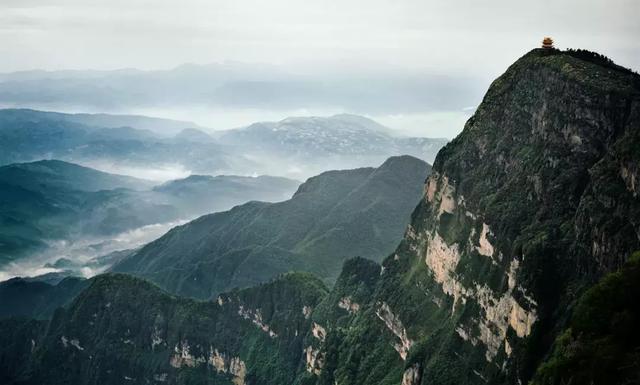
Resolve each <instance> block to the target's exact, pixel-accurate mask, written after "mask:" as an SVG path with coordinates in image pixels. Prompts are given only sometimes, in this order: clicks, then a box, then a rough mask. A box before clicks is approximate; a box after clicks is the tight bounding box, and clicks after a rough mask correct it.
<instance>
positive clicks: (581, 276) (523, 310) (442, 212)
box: [310, 50, 640, 384]
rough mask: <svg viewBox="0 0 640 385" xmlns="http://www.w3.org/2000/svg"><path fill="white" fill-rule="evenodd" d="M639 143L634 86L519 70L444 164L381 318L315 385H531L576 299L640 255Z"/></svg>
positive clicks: (387, 286) (546, 64)
mask: <svg viewBox="0 0 640 385" xmlns="http://www.w3.org/2000/svg"><path fill="white" fill-rule="evenodd" d="M639 134H640V78H639V77H638V75H636V74H634V73H632V72H631V71H628V70H624V69H621V68H620V67H617V66H615V65H612V64H610V63H607V62H604V63H603V62H602V61H601V60H600V59H599V57H598V56H596V55H593V56H590V55H588V54H585V53H580V54H579V55H577V54H575V53H573V52H560V51H555V50H533V51H531V52H530V53H528V54H527V55H525V56H524V57H522V58H521V59H520V60H518V61H517V62H516V63H515V64H513V65H512V66H511V67H510V68H509V69H508V70H507V72H506V73H505V74H504V75H502V76H501V77H500V78H498V79H497V80H496V81H495V82H494V83H493V84H492V86H491V88H490V89H489V91H488V93H487V95H486V96H485V98H484V100H483V102H482V104H481V105H480V106H479V108H478V110H477V112H476V113H475V115H474V116H473V117H472V118H471V119H470V120H469V121H468V122H467V124H466V126H465V129H464V131H463V132H462V134H461V135H460V136H458V137H457V138H456V139H455V140H453V141H452V142H451V143H450V144H448V145H447V146H446V147H445V148H444V149H443V150H442V151H440V153H439V154H438V157H437V158H436V161H435V163H434V167H433V172H432V174H431V176H430V177H429V179H428V182H427V185H426V188H425V197H424V199H423V200H422V201H421V202H420V204H419V205H418V207H417V208H416V210H415V211H414V214H413V217H412V223H411V225H410V226H409V228H408V230H407V232H406V235H405V238H404V240H403V241H402V243H401V244H400V246H399V247H398V249H397V250H396V252H395V253H394V254H393V255H392V256H390V257H389V258H388V259H387V260H385V261H384V263H383V268H384V273H383V274H382V275H381V277H380V281H379V282H378V283H377V287H376V291H375V294H374V295H373V296H372V297H371V298H370V299H369V301H368V303H369V304H370V306H371V307H370V308H367V307H364V308H363V309H362V310H361V311H360V312H359V313H358V314H357V315H354V316H353V319H352V320H351V321H350V322H352V323H351V324H350V327H349V328H348V329H346V330H347V337H345V338H338V342H337V343H336V344H335V345H334V344H329V343H325V345H323V346H319V347H318V350H317V351H318V353H317V355H318V356H323V357H325V359H324V362H323V369H322V370H321V371H320V375H319V376H317V383H319V384H320V383H321V384H324V383H333V381H336V382H337V383H349V384H372V383H376V384H387V383H396V384H397V383H400V382H401V381H402V383H403V384H485V383H489V384H498V383H513V384H515V383H526V382H527V381H528V380H529V379H530V378H531V377H532V375H533V373H534V370H535V368H536V367H537V366H538V364H539V363H540V361H541V359H542V358H543V357H544V355H545V354H546V353H547V352H548V351H549V349H550V346H551V342H552V341H553V339H554V338H555V336H556V335H558V333H559V332H560V331H561V329H562V325H564V323H565V322H566V319H567V317H568V310H570V309H572V306H573V304H574V303H575V302H576V299H577V297H578V295H579V294H580V293H581V292H582V291H583V290H584V288H586V287H588V286H589V285H590V284H592V283H593V282H594V281H595V280H596V279H597V278H598V277H600V276H601V275H602V274H603V273H606V272H609V271H614V270H616V269H618V268H620V266H622V264H623V262H624V261H625V259H626V258H627V257H628V256H629V255H630V254H631V252H632V251H633V250H635V249H637V248H638V247H640V235H639V234H640V211H639V210H640V201H639V199H638V196H637V189H636V188H637V187H636V184H635V181H636V180H637V176H638V174H637V169H638V161H639V160H640V159H639V154H638V152H637V151H634V150H632V149H633V148H636V149H637V148H639V147H640V135H639ZM313 317H314V319H315V318H316V315H315V314H314V315H313ZM322 326H323V327H325V328H326V330H327V341H332V340H333V339H332V337H331V335H332V333H334V332H335V333H338V335H339V334H340V333H344V332H343V330H345V328H343V327H341V326H340V320H339V319H337V320H329V321H325V322H324V323H323V324H322ZM381 328H383V329H386V330H385V331H384V333H383V334H382V335H383V336H386V337H385V338H383V339H380V338H376V339H372V338H371V336H373V335H378V333H380V329H381ZM344 340H347V341H357V342H356V343H355V344H354V345H352V346H345V345H344V344H341V341H344ZM394 350H395V352H394ZM310 383H315V382H314V381H312V382H310Z"/></svg>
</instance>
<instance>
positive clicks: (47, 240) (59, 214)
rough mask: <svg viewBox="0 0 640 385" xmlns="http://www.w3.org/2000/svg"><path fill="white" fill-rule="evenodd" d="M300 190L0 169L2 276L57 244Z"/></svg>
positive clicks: (33, 167)
mask: <svg viewBox="0 0 640 385" xmlns="http://www.w3.org/2000/svg"><path fill="white" fill-rule="evenodd" d="M298 184H299V182H297V181H294V180H290V179H286V178H280V177H268V176H262V177H257V178H254V177H240V176H217V177H212V176H198V175H193V176H190V177H188V178H186V179H182V180H174V181H171V182H167V183H165V184H162V185H158V186H154V185H155V184H154V183H152V182H150V181H147V180H141V179H136V178H132V177H127V176H120V175H113V174H108V173H104V172H100V171H97V170H93V169H90V168H87V167H82V166H78V165H75V164H72V163H67V162H63V161H58V160H43V161H37V162H32V163H19V164H11V165H7V166H3V167H0V229H1V231H0V271H2V265H3V264H6V263H8V262H11V261H16V260H18V259H20V258H23V257H26V256H28V255H32V254H34V253H45V254H46V252H47V250H48V249H49V248H50V247H51V246H52V244H58V243H60V242H61V241H64V242H67V241H68V242H73V241H79V240H85V239H92V240H93V241H94V242H95V243H96V244H100V243H101V242H102V241H103V240H104V239H108V238H109V237H113V236H115V235H117V234H119V233H122V232H125V231H128V230H133V229H137V228H140V227H142V226H145V225H151V224H156V223H166V222H171V221H175V220H178V219H185V220H186V219H191V218H194V217H196V216H199V215H202V214H205V213H210V212H215V211H221V210H226V209H229V208H231V207H233V206H235V205H237V204H241V203H244V202H247V201H249V200H254V199H261V200H266V201H280V200H284V199H287V198H288V197H290V196H291V194H293V192H294V191H295V189H296V188H297V186H298ZM98 252H99V250H96V253H98ZM84 262H85V263H86V262H87V261H84ZM63 265H64V264H63ZM63 267H67V266H63Z"/></svg>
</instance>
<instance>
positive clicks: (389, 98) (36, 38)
mask: <svg viewBox="0 0 640 385" xmlns="http://www.w3.org/2000/svg"><path fill="white" fill-rule="evenodd" d="M489 4H490V6H488V5H487V3H485V2H476V1H470V0H469V1H452V2H438V1H418V0H410V1H400V2H399V1H380V0H373V1H371V0H367V1H364V0H349V1H341V2H328V1H319V2H299V1H293V0H279V1H269V2H264V1H255V0H253V1H211V0H187V1H182V2H180V6H179V7H178V6H176V3H175V2H173V1H144V0H136V1H124V0H110V1H91V2H87V1H81V0H44V1H34V0H8V1H3V2H2V4H0V55H1V56H2V57H3V60H2V62H1V63H0V71H2V72H5V73H6V72H13V71H24V70H32V69H45V70H66V69H83V70H85V69H97V70H114V69H120V68H137V69H141V70H159V69H165V70H166V69H172V68H175V67H178V66H180V65H182V64H184V63H196V64H201V65H205V64H210V63H218V64H217V66H218V67H220V66H224V67H225V68H227V69H229V68H230V69H231V70H232V71H233V72H235V73H236V74H240V75H241V76H240V77H241V78H244V79H245V80H252V81H254V82H255V83H254V84H253V85H252V86H251V87H244V88H238V87H235V88H233V87H232V88H230V90H231V91H229V93H230V94H232V95H234V96H238V98H237V99H240V100H241V101H240V102H237V103H233V100H231V101H228V102H227V103H220V102H219V100H213V101H212V100H207V101H206V102H205V103H202V102H200V101H191V100H189V98H190V97H191V98H192V97H193V95H187V96H188V97H186V98H185V100H182V101H181V102H180V103H177V102H176V101H175V100H167V101H166V102H163V101H162V100H161V101H156V103H150V102H147V103H137V102H131V103H128V104H124V103H121V104H114V103H111V100H110V99H108V98H106V99H107V102H109V103H103V104H99V103H95V102H93V101H87V102H86V103H79V102H77V101H76V102H74V101H69V102H61V101H60V100H55V103H54V102H52V101H47V100H34V99H28V100H25V99H17V100H11V98H6V97H4V98H2V100H0V104H1V105H2V106H5V107H8V106H20V107H25V106H26V107H35V108H49V109H53V110H59V111H67V112H80V111H100V112H116V113H142V114H150V115H156V116H161V117H168V118H177V119H187V120H191V121H196V122H197V123H199V124H202V125H205V126H207V127H210V128H212V129H223V128H231V127H236V126H243V125H247V124H250V123H252V122H254V121H262V120H279V119H282V118H285V117H287V116H290V115H328V114H333V113H340V112H350V113H358V114H362V115H366V116H369V117H372V118H374V119H376V120H378V121H380V122H381V123H383V124H386V125H388V126H390V127H391V128H397V129H401V130H404V131H405V133H408V134H411V135H420V136H439V137H447V138H451V137H453V136H455V135H456V134H457V133H458V132H459V131H460V130H461V129H462V125H463V123H464V121H465V120H466V119H467V118H468V117H469V116H470V114H471V113H472V111H473V108H474V106H476V105H477V104H478V103H479V101H480V98H481V96H482V94H483V93H484V91H485V89H486V87H487V86H488V85H489V84H490V82H491V80H493V79H494V78H495V77H496V76H498V75H499V74H500V73H501V72H503V71H504V70H505V68H506V66H507V65H508V64H509V63H511V62H513V60H515V59H516V58H518V57H519V56H521V55H522V54H523V53H524V52H526V51H527V50H528V49H530V48H533V47H536V46H538V45H539V42H540V40H541V38H542V37H543V36H545V35H551V36H553V37H554V38H555V39H556V42H557V45H558V46H559V47H560V48H567V47H579V48H586V49H590V50H594V51H597V52H600V53H603V54H605V55H607V56H609V57H611V58H612V59H614V60H615V61H616V62H617V63H619V64H621V65H624V66H627V67H631V68H638V67H640V55H638V52H639V51H638V49H639V48H640V43H638V42H639V41H640V39H638V37H640V25H639V24H638V23H637V15H638V14H640V5H639V4H640V3H638V2H637V1H633V0H614V1H604V0H600V1H577V0H570V1H562V2H553V1H535V2H526V3H524V2H513V1H505V0H500V1H491V2H490V3H489ZM122 73H123V71H120V72H118V74H120V75H121V74H122ZM169 74H171V71H169ZM23 75H24V74H23ZM111 75H113V74H111ZM43 76H45V75H43ZM56 76H66V77H73V76H79V77H81V78H82V77H96V76H106V75H105V74H104V73H100V74H96V73H90V74H87V73H82V74H78V73H63V74H62V75H61V74H51V73H49V74H46V77H56ZM274 79H276V80H277V81H279V83H277V87H272V88H267V91H269V92H265V91H264V89H265V88H264V87H263V88H260V84H264V83H265V82H272V81H274ZM283 79H285V80H289V79H295V80H299V81H298V82H293V83H286V82H284V80H283ZM269 84H272V83H269ZM301 84H302V85H304V86H305V87H302V86H301ZM322 85H325V86H326V85H328V87H325V88H323V87H322ZM412 85H413V86H412ZM369 86H370V89H369V88H367V87H369ZM189 87H191V85H185V87H184V88H185V89H186V91H185V92H188V90H189V89H190V88H189ZM252 87H255V89H257V92H254V91H255V89H254V88H252ZM364 89H366V91H365V90H364ZM445 90H449V92H446V91H445ZM168 93H169V92H168ZM171 93H173V91H172V92H171ZM274 94H277V95H282V94H287V95H289V96H290V97H289V98H285V99H284V100H282V101H281V102H280V103H274V102H273V99H274V98H273V95H274ZM300 94H304V95H305V96H306V97H305V98H300V97H299V95H300ZM249 95H253V96H254V97H253V98H248V96H249ZM309 95H314V98H310V97H309ZM61 99H64V98H61ZM228 99H230V98H228V97H227V100H228ZM231 99H234V98H231ZM103 101H104V100H103Z"/></svg>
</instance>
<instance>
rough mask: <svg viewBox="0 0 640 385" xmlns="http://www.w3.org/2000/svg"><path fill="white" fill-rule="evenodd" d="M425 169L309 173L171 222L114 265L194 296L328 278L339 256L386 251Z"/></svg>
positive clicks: (391, 163) (418, 164)
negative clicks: (272, 195)
mask: <svg viewBox="0 0 640 385" xmlns="http://www.w3.org/2000/svg"><path fill="white" fill-rule="evenodd" d="M428 171H429V167H428V165H427V164H426V163H424V162H422V161H421V160H418V159H415V158H412V157H408V156H403V157H396V158H390V159H389V160H387V161H386V162H385V163H384V164H382V165H381V166H380V167H379V168H377V169H373V168H362V169H355V170H345V171H329V172H326V173H323V174H320V175H318V176H316V177H313V178H310V179H309V180H308V181H307V182H305V183H304V184H303V185H301V186H300V188H299V189H298V191H297V192H296V193H295V195H294V196H293V197H292V198H291V199H290V200H287V201H284V202H280V203H274V204H267V203H262V202H250V203H247V204H245V205H242V206H238V207H235V208H233V209H232V210H230V211H227V212H223V213H216V214H212V215H207V216H204V217H201V218H198V219H196V220H194V221H192V222H190V223H188V224H186V225H183V226H179V227H177V228H174V229H172V230H171V231H170V232H169V233H167V234H166V235H165V236H163V237H162V238H160V239H158V240H157V241H155V242H152V243H150V244H148V245H147V246H145V247H144V248H143V249H142V250H140V252H138V253H137V254H135V255H133V256H131V257H129V258H127V259H125V260H124V261H123V262H121V263H120V264H118V265H117V266H116V267H115V268H114V270H115V271H119V272H129V273H132V274H135V275H138V276H141V277H144V278H148V279H150V280H152V281H153V282H155V283H157V284H158V285H160V286H161V287H162V288H165V289H166V290H168V291H170V292H173V293H176V294H180V295H187V296H193V297H196V298H210V297H212V296H215V295H216V294H217V293H219V292H221V291H224V290H228V289H230V288H233V287H235V286H239V287H246V286H249V285H253V284H256V283H260V282H264V281H266V280H269V279H271V278H272V277H274V276H275V275H277V274H279V273H282V272H286V271H290V270H304V271H310V272H314V273H317V274H319V275H320V276H321V277H322V278H323V279H326V280H328V281H329V282H331V281H332V280H335V278H336V277H337V275H338V274H339V269H340V265H341V263H342V261H343V260H344V259H346V258H349V257H353V256H357V255H362V256H367V257H368V258H373V259H376V260H381V259H382V258H383V257H384V256H385V255H387V254H388V253H389V252H391V251H392V250H393V248H394V247H395V244H396V243H397V241H398V239H400V238H401V237H402V232H403V230H404V228H405V226H406V224H407V223H408V220H409V214H410V212H411V210H412V208H413V206H414V204H415V201H416V200H417V199H419V197H420V195H421V193H422V188H421V186H422V184H423V181H424V179H425V177H426V175H427V173H428Z"/></svg>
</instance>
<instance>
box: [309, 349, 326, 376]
mask: <svg viewBox="0 0 640 385" xmlns="http://www.w3.org/2000/svg"><path fill="white" fill-rule="evenodd" d="M304 356H305V362H306V368H307V372H309V373H313V374H315V375H319V374H320V372H322V368H323V367H324V353H323V352H322V351H320V349H315V348H313V347H312V346H307V347H306V348H305V349H304Z"/></svg>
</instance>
